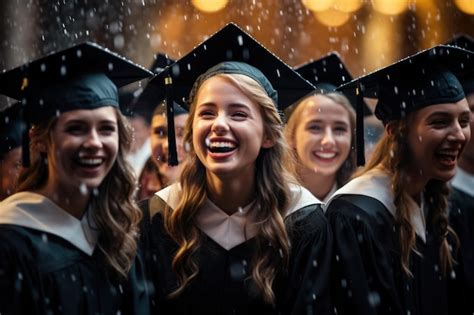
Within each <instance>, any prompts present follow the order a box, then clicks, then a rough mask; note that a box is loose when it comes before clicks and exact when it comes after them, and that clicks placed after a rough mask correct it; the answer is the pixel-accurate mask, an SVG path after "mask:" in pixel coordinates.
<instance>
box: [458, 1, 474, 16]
mask: <svg viewBox="0 0 474 315" xmlns="http://www.w3.org/2000/svg"><path fill="white" fill-rule="evenodd" d="M454 3H455V4H456V6H457V7H458V9H459V10H461V11H462V12H464V13H466V14H474V0H454Z"/></svg>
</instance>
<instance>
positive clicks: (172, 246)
mask: <svg viewBox="0 0 474 315" xmlns="http://www.w3.org/2000/svg"><path fill="white" fill-rule="evenodd" d="M141 206H142V209H143V210H144V212H145V213H149V212H150V211H149V210H150V208H152V207H158V208H159V209H158V210H157V209H155V210H153V211H151V212H152V213H156V215H154V217H153V219H152V221H151V225H150V226H145V227H144V229H145V230H144V231H146V230H147V231H148V233H142V235H144V239H143V240H144V244H145V245H144V246H145V247H146V248H147V249H146V250H147V254H148V255H147V257H148V258H147V266H148V271H149V274H150V277H151V279H150V280H151V282H152V283H153V285H154V288H155V297H154V301H153V302H152V304H154V306H155V313H156V314H262V315H263V314H329V313H330V301H329V298H330V295H329V293H330V292H329V275H330V264H331V249H332V239H331V232H330V229H329V225H328V224H327V221H326V218H325V217H324V214H323V212H322V210H321V208H320V206H319V205H311V206H307V207H305V208H303V209H300V210H298V211H296V212H293V213H292V214H291V215H289V216H288V217H287V218H286V220H285V222H286V224H287V227H288V229H289V233H290V235H291V243H292V250H291V258H290V265H289V269H288V272H287V273H286V274H283V273H280V274H278V275H277V277H276V280H275V284H274V288H275V289H274V292H275V295H276V306H275V307H272V306H271V305H268V304H265V303H264V302H263V299H262V298H261V296H260V295H259V294H258V293H257V290H256V287H255V285H254V283H253V281H252V280H251V279H249V276H250V265H251V260H252V257H253V253H254V251H255V248H256V240H255V238H251V239H249V240H248V241H246V242H244V243H242V244H240V245H238V246H236V247H234V248H232V249H230V250H226V249H224V248H223V247H221V246H220V245H219V244H217V243H216V242H215V241H214V240H212V239H211V238H210V237H208V236H207V235H206V234H204V233H203V234H202V244H201V247H200V249H199V251H198V254H197V261H198V264H199V274H198V276H197V278H195V279H194V280H193V281H192V282H191V284H190V285H189V286H188V287H187V288H186V290H185V292H184V293H183V294H182V295H180V296H179V297H178V298H176V299H169V298H168V297H167V296H168V295H169V293H171V292H172V291H174V290H175V289H176V288H177V277H176V276H175V273H174V271H173V269H172V266H171V260H172V257H173V255H174V253H175V251H176V249H177V245H176V243H175V242H174V241H173V240H172V239H171V238H170V237H169V236H168V234H167V233H166V232H165V230H164V227H163V218H162V215H161V209H162V208H163V207H164V206H165V203H164V201H163V200H162V199H161V198H159V197H158V196H154V197H152V198H151V199H150V201H149V202H148V201H144V202H142V205H141ZM145 216H146V215H145ZM144 222H145V225H146V221H144Z"/></svg>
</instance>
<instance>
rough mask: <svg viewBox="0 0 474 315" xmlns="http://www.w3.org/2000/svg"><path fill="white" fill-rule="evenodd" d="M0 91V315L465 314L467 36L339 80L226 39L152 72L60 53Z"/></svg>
mask: <svg viewBox="0 0 474 315" xmlns="http://www.w3.org/2000/svg"><path fill="white" fill-rule="evenodd" d="M140 80H146V85H145V87H144V88H143V89H140V90H138V91H134V92H133V93H131V94H130V95H129V97H124V95H125V94H124V93H121V92H119V89H121V88H122V87H125V86H126V85H128V84H131V83H133V82H137V81H140ZM0 93H1V94H3V95H5V96H8V97H10V98H12V99H14V100H16V103H15V104H14V105H12V106H11V107H9V108H8V109H6V110H4V111H2V112H0V171H1V173H0V179H1V181H0V184H1V185H0V292H1V293H0V314H2V315H3V314H144V315H146V314H411V315H428V314H430V315H431V314H440V315H441V314H473V313H474V302H473V301H474V299H473V298H474V190H473V189H474V140H471V129H472V128H473V127H474V116H473V113H472V112H473V110H474V41H473V40H472V39H471V38H470V37H469V36H460V37H457V38H455V39H453V40H452V41H450V42H448V43H444V44H440V45H437V46H434V47H432V48H430V49H427V50H424V51H420V52H418V53H416V54H414V55H411V56H409V57H407V58H405V59H402V60H400V61H398V62H395V63H393V64H391V65H389V66H386V67H384V68H381V69H378V70H376V71H374V72H372V73H370V74H367V75H365V76H362V77H359V78H356V79H353V77H352V75H351V74H350V73H349V71H348V70H347V69H346V67H345V66H344V64H343V62H342V60H341V59H340V58H339V56H338V54H337V53H335V52H332V53H330V54H328V55H327V56H325V57H323V58H321V59H318V60H315V61H311V62H308V63H307V64H304V65H302V66H300V67H297V68H291V67H289V66H288V65H287V64H285V63H284V62H283V61H281V60H280V59H279V58H278V57H277V56H275V55H274V54H273V53H272V52H270V51H269V50H267V49H266V48H265V47H263V46H262V45H261V44H260V43H258V42H257V41H256V40H255V39H254V38H252V37H251V36H250V35H249V34H247V33H246V32H245V31H243V30H242V29H240V28H239V27H238V26H236V25H235V24H232V23H231V24H228V25H226V26H225V27H224V28H222V29H221V30H220V31H218V32H217V33H215V34H213V35H211V36H210V37H209V38H208V39H206V40H205V41H204V42H202V43H201V44H199V45H198V46H197V47H196V48H194V49H193V50H192V51H190V52H189V53H188V54H186V55H184V56H183V57H182V58H180V59H179V60H176V61H175V60H170V59H167V58H166V57H164V56H162V55H157V58H156V60H155V62H154V64H153V66H152V67H151V69H150V70H147V69H145V68H144V67H142V66H139V65H137V64H135V63H133V62H131V61H129V60H127V59H125V58H123V57H121V56H120V55H118V54H116V53H113V52H111V51H109V50H107V49H104V48H103V47H101V46H99V45H97V44H93V43H82V44H78V45H76V46H73V47H70V48H67V49H65V50H62V51H59V52H55V53H51V54H49V55H47V56H44V57H43V58H40V59H37V60H34V61H31V62H28V63H26V64H24V65H22V66H19V67H17V68H14V69H11V70H9V71H6V72H4V73H1V74H0ZM368 99H373V100H376V105H375V107H372V108H371V106H369V105H368V104H367V103H366V101H367V100H368ZM374 116H375V118H376V119H377V120H378V121H379V122H380V126H381V127H379V129H380V130H383V131H382V132H381V135H380V137H379V138H378V139H377V140H376V143H375V145H374V148H373V150H370V153H369V151H367V150H366V145H367V143H366V145H365V144H364V135H365V134H366V132H365V131H366V130H367V128H368V127H367V125H365V126H364V120H365V119H366V118H367V117H374ZM365 121H366V122H367V120H365ZM364 127H365V128H364ZM366 140H367V138H366ZM365 160H367V161H365Z"/></svg>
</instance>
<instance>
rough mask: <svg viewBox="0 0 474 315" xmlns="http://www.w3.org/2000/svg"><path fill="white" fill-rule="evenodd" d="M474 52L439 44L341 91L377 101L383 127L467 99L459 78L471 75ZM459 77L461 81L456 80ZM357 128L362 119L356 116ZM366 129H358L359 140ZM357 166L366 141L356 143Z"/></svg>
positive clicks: (378, 113)
mask: <svg viewBox="0 0 474 315" xmlns="http://www.w3.org/2000/svg"><path fill="white" fill-rule="evenodd" d="M473 69H474V53H473V52H470V51H467V50H464V49H461V48H458V47H452V46H444V45H439V46H436V47H433V48H431V49H427V50H424V51H421V52H419V53H417V54H414V55H412V56H409V57H407V58H405V59H402V60H400V61H398V62H396V63H393V64H391V65H390V66H387V67H385V68H382V69H380V70H377V71H375V72H373V73H370V74H368V75H365V76H363V77H360V78H358V79H356V80H353V81H351V82H349V83H347V84H345V85H342V86H341V87H339V88H338V90H341V91H343V90H355V91H357V96H358V101H361V100H362V97H369V98H376V99H378V102H377V105H376V108H375V116H376V117H377V118H378V119H379V120H381V121H382V122H383V123H384V124H386V123H388V122H390V121H392V120H397V119H400V118H402V117H404V116H406V115H407V114H409V113H410V112H413V111H416V110H418V109H420V108H423V107H426V106H429V105H435V104H440V103H454V102H458V101H459V100H461V99H463V98H464V97H465V95H464V92H463V89H462V86H461V83H460V82H459V80H458V78H459V79H462V78H464V77H468V76H472V75H473ZM457 77H458V78H457ZM357 120H358V127H359V121H360V120H362V117H361V116H358V117H357ZM362 131H363V130H362V129H358V130H357V134H358V137H357V140H359V135H360V134H362V137H363V132H362ZM357 151H358V152H357V158H358V164H359V165H360V164H363V157H364V156H363V152H364V148H363V141H360V142H358V143H357Z"/></svg>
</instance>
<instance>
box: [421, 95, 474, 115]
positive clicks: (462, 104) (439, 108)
mask: <svg viewBox="0 0 474 315" xmlns="http://www.w3.org/2000/svg"><path fill="white" fill-rule="evenodd" d="M466 111H469V104H468V103H467V100H466V99H465V98H463V99H461V100H460V101H458V102H456V103H442V104H436V105H430V106H426V107H423V108H421V109H419V110H417V111H416V112H415V113H416V114H418V116H429V115H431V114H435V113H440V114H460V113H463V112H466Z"/></svg>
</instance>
